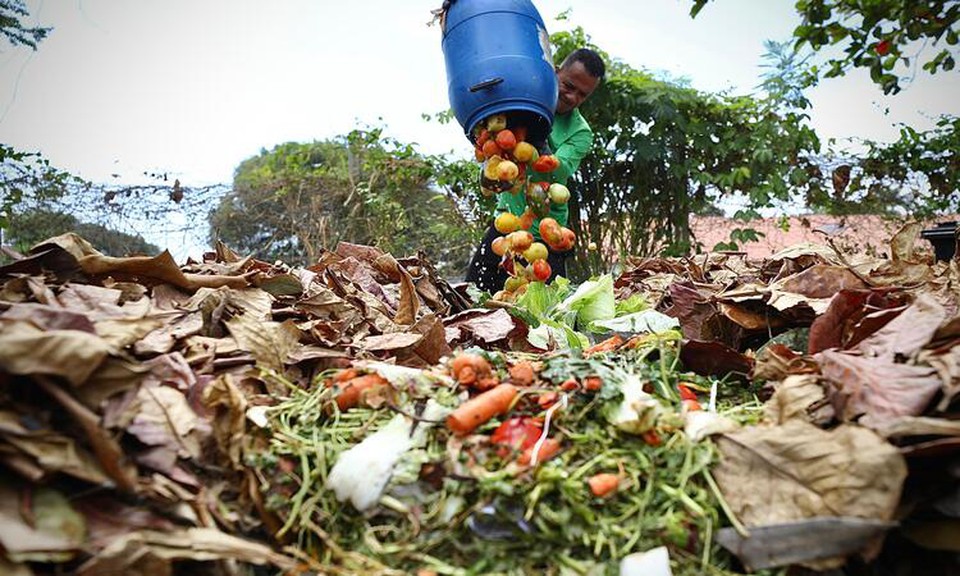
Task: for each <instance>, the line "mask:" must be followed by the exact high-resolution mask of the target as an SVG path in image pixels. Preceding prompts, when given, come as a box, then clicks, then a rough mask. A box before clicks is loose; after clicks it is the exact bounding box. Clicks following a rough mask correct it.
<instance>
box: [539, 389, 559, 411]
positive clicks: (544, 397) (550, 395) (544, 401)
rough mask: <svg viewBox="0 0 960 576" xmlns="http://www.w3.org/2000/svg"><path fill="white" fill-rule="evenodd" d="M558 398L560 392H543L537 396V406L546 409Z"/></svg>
mask: <svg viewBox="0 0 960 576" xmlns="http://www.w3.org/2000/svg"><path fill="white" fill-rule="evenodd" d="M559 399H560V394H559V393H557V392H544V393H542V394H540V395H539V396H537V406H539V407H541V408H543V409H544V410H546V409H547V408H549V407H551V406H553V405H554V404H556V403H557V400H559Z"/></svg>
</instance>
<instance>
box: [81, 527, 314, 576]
mask: <svg viewBox="0 0 960 576" xmlns="http://www.w3.org/2000/svg"><path fill="white" fill-rule="evenodd" d="M175 560H193V561H197V562H210V561H214V560H236V561H240V562H247V563H250V564H257V565H261V566H262V565H264V564H272V565H273V566H275V567H277V568H280V569H282V570H289V569H292V568H293V567H294V566H295V565H296V563H295V562H294V560H293V559H292V558H290V557H288V556H284V555H283V554H280V553H277V552H275V551H273V550H272V549H271V548H269V547H267V546H264V545H263V544H260V543H257V542H251V541H249V540H244V539H242V538H237V537H236V536H230V535H229V534H225V533H223V532H220V531H219V530H216V529H213V528H187V529H182V530H179V531H176V532H157V531H153V530H142V531H138V532H133V533H130V534H127V535H125V536H123V537H121V538H118V539H117V540H114V541H113V542H112V543H111V544H110V545H109V546H107V547H106V548H105V549H104V550H103V551H101V552H100V553H99V554H97V556H96V557H94V558H92V559H91V560H89V561H88V562H86V563H85V564H83V565H82V566H80V568H79V569H78V570H77V576H101V575H103V574H124V575H126V576H157V575H163V574H171V573H172V571H171V565H170V563H171V562H172V561H175Z"/></svg>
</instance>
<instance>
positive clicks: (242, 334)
mask: <svg viewBox="0 0 960 576" xmlns="http://www.w3.org/2000/svg"><path fill="white" fill-rule="evenodd" d="M227 329H229V330H230V334H231V335H232V336H233V337H234V338H235V339H236V340H237V344H239V345H240V348H241V349H243V350H245V351H247V352H249V353H251V354H253V357H254V358H256V359H257V362H258V363H259V364H261V365H262V366H264V367H265V368H270V369H271V370H274V371H276V372H278V373H282V372H283V367H284V365H285V364H286V362H287V358H288V357H289V356H290V353H291V352H293V351H294V349H295V348H296V347H297V346H298V345H299V341H300V330H299V329H298V328H297V327H296V325H295V324H294V323H293V321H292V320H287V321H285V322H282V323H280V322H264V321H262V320H257V319H256V318H252V317H249V316H247V315H246V314H243V315H240V316H236V317H234V318H231V319H230V320H229V321H228V322H227Z"/></svg>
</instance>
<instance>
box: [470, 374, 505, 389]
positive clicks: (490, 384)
mask: <svg viewBox="0 0 960 576" xmlns="http://www.w3.org/2000/svg"><path fill="white" fill-rule="evenodd" d="M499 383H500V379H499V378H497V377H496V376H487V377H486V378H481V379H479V380H477V383H476V384H474V385H473V387H474V388H475V389H477V390H479V391H481V392H486V391H487V390H490V389H491V388H494V387H495V386H496V385H497V384H499Z"/></svg>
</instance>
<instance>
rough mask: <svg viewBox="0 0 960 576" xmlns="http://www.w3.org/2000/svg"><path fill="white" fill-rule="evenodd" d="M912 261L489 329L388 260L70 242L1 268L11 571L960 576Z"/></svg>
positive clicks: (593, 295) (954, 459) (682, 280)
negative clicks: (178, 252) (159, 250)
mask: <svg viewBox="0 0 960 576" xmlns="http://www.w3.org/2000/svg"><path fill="white" fill-rule="evenodd" d="M918 232H919V229H918V227H915V226H914V227H910V226H908V227H906V228H904V229H903V230H902V231H901V232H900V233H899V234H898V235H897V236H896V237H895V238H893V239H892V241H891V249H890V257H889V258H886V259H866V258H865V257H863V256H857V255H844V254H841V253H839V252H838V251H836V250H834V249H832V248H831V247H830V246H826V245H804V246H797V247H794V248H791V249H789V250H787V251H785V252H782V253H780V254H777V255H774V256H773V257H771V258H769V259H766V260H764V261H762V262H754V261H748V260H746V259H745V258H743V257H741V256H737V255H733V254H708V255H701V256H697V257H693V258H688V259H662V258H657V259H643V260H635V261H631V262H629V263H627V265H626V266H625V271H624V272H623V273H622V274H621V275H620V276H619V277H617V278H612V277H610V276H602V277H599V278H595V279H592V280H591V281H589V282H586V283H584V284H582V285H580V286H572V285H570V284H569V283H567V282H564V281H560V280H558V281H557V282H554V283H552V284H551V285H549V286H545V285H543V284H540V283H535V284H531V285H530V287H529V288H528V289H527V290H526V292H525V293H524V294H523V295H522V296H520V297H519V298H518V299H517V300H516V301H515V302H512V303H509V304H506V303H489V304H488V306H483V302H475V301H473V300H471V298H470V297H468V295H467V294H466V293H465V292H463V291H461V290H459V289H458V288H459V287H456V288H455V287H452V286H450V285H449V284H448V283H447V282H445V281H444V280H443V279H442V278H439V277H438V276H437V275H436V273H435V272H434V270H433V268H432V266H431V265H430V262H429V261H428V260H427V259H426V258H424V257H423V256H422V255H421V256H417V257H412V258H402V259H398V258H394V257H393V256H391V255H389V254H385V253H382V252H381V251H379V250H377V249H375V248H372V247H365V246H355V245H346V244H344V245H340V246H339V247H337V249H336V250H335V251H332V252H327V253H324V254H323V256H322V257H321V258H320V260H319V261H318V262H317V264H316V265H314V266H311V267H309V268H305V269H301V268H289V267H285V266H283V265H281V264H268V263H265V262H260V261H257V260H254V259H250V258H242V257H240V256H239V255H237V254H234V253H232V252H231V251H230V250H229V249H228V248H227V247H225V246H218V247H217V250H216V252H215V253H211V254H209V255H208V256H207V257H206V258H205V259H204V261H203V262H188V263H187V264H186V265H184V266H177V265H176V263H175V262H174V261H173V259H172V258H171V257H170V256H169V254H164V255H161V256H159V257H156V258H138V257H134V258H110V257H106V256H104V255H102V254H100V253H99V252H97V251H96V250H95V249H94V248H93V247H92V246H90V245H89V244H87V243H86V242H85V241H83V240H82V239H80V238H79V237H77V236H74V235H65V236H61V237H57V238H53V239H50V240H48V241H47V242H45V243H43V244H41V245H38V246H36V247H35V248H34V249H33V250H31V252H30V253H29V254H28V255H25V256H24V257H22V258H20V259H17V260H15V261H14V262H13V263H11V264H8V265H6V266H4V267H2V268H0V283H2V284H0V368H2V371H0V466H2V467H3V469H4V473H3V475H2V476H0V492H2V493H0V572H2V573H4V574H17V575H21V574H22V575H29V574H37V575H40V574H59V573H77V574H82V575H91V576H92V575H95V574H96V575H99V574H112V573H119V572H121V571H122V572H125V573H130V574H151V575H154V574H187V573H191V574H196V573H199V574H208V573H209V574H248V573H250V574H253V573H255V574H281V573H282V574H313V573H334V574H335V573H342V574H358V573H364V574H375V573H384V574H393V573H396V574H410V573H420V574H434V573H438V574H476V573H484V574H486V573H516V574H524V573H551V574H617V573H641V574H655V573H666V572H655V570H657V569H666V568H667V566H665V565H663V564H662V562H663V561H665V560H666V559H667V558H668V559H669V569H670V570H672V573H673V574H731V573H744V572H746V571H748V570H753V571H755V572H759V573H767V574H775V573H787V571H792V572H798V573H799V571H800V570H816V571H827V570H835V569H840V570H842V571H843V572H842V573H847V574H886V573H890V574H893V573H923V574H951V573H956V570H957V568H958V565H957V553H958V548H960V547H958V544H957V543H958V542H960V537H958V534H960V481H958V480H960V458H958V454H960V452H958V448H960V421H958V418H960V409H958V403H957V401H956V398H957V395H958V394H960V312H958V310H960V289H958V286H960V284H958V282H960V268H958V265H957V262H956V261H953V262H950V263H934V262H933V261H932V258H930V257H929V255H927V254H924V253H922V252H921V251H919V250H917V249H916V247H915V246H914V242H915V241H916V238H917V234H918ZM648 551H650V552H649V553H647V554H645V555H644V554H643V553H644V552H648ZM658 563H660V564H658ZM631 571H632V572H631Z"/></svg>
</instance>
